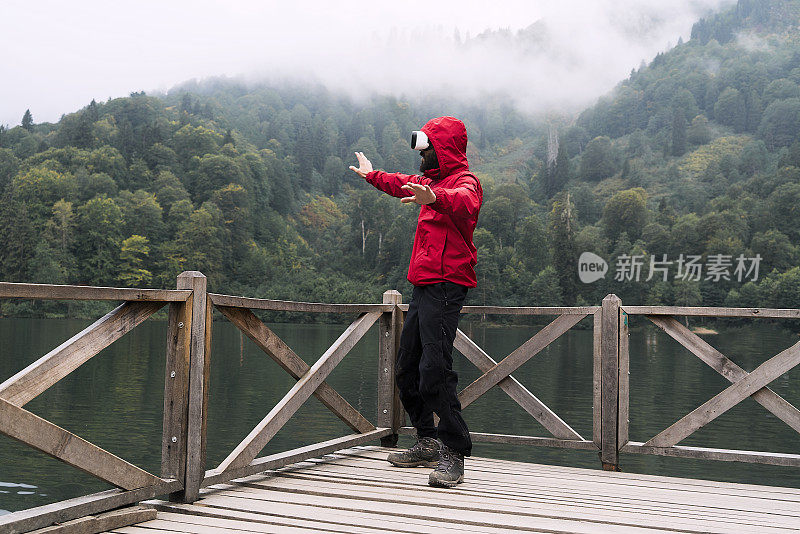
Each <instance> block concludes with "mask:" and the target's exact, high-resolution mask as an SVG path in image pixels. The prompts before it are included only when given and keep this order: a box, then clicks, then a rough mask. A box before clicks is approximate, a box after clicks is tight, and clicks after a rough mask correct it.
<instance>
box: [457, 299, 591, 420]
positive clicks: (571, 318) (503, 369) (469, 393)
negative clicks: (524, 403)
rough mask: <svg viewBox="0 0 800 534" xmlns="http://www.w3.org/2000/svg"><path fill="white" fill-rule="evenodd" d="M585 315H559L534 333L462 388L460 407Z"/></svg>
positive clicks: (479, 394) (473, 399)
mask: <svg viewBox="0 0 800 534" xmlns="http://www.w3.org/2000/svg"><path fill="white" fill-rule="evenodd" d="M584 317H586V315H585V314H584V315H559V316H558V317H557V318H556V319H555V320H554V321H553V322H551V323H550V324H548V325H547V326H545V327H544V328H542V329H541V330H539V331H538V332H537V333H536V335H534V336H533V337H532V338H530V339H529V340H528V341H526V342H525V343H523V344H522V346H520V347H519V348H517V349H516V350H515V351H514V352H512V353H511V354H509V355H508V356H506V357H505V358H503V360H502V361H501V362H500V363H498V364H496V365H495V366H494V367H492V368H491V369H489V370H488V371H486V372H485V373H484V374H483V376H481V377H480V378H478V379H477V380H475V381H474V382H473V383H472V384H470V385H468V386H467V387H466V388H464V389H463V390H462V391H461V393H459V395H458V400H459V401H460V402H461V407H462V408H466V407H467V406H469V405H470V404H471V403H472V402H473V401H475V400H477V399H478V398H479V397H480V396H481V395H483V394H484V393H486V392H487V391H489V390H490V389H491V388H492V387H494V386H496V385H497V383H498V382H500V381H501V380H502V379H504V378H505V377H507V376H508V375H510V374H511V373H513V372H514V371H516V370H517V369H518V368H519V367H520V366H521V365H522V364H524V363H525V362H527V361H528V360H530V359H531V358H532V357H534V356H536V355H537V354H538V353H539V352H541V351H542V350H543V349H544V348H545V347H547V346H548V345H549V344H550V343H552V342H553V341H555V340H556V339H558V338H559V337H560V336H561V334H563V333H564V332H566V331H567V330H569V329H570V328H572V327H573V326H575V325H576V324H577V323H579V322H580V321H581V319H583V318H584Z"/></svg>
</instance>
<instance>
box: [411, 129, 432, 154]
mask: <svg viewBox="0 0 800 534" xmlns="http://www.w3.org/2000/svg"><path fill="white" fill-rule="evenodd" d="M429 146H431V145H430V141H429V140H428V136H427V135H425V132H422V131H415V132H411V148H413V149H414V150H425V149H426V148H428V147H429Z"/></svg>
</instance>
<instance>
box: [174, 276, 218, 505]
mask: <svg viewBox="0 0 800 534" xmlns="http://www.w3.org/2000/svg"><path fill="white" fill-rule="evenodd" d="M178 289H191V290H192V293H193V296H192V303H191V304H192V310H191V313H192V323H191V330H190V340H189V391H188V396H189V406H188V415H187V417H188V419H187V425H186V471H185V480H184V489H183V495H182V496H181V498H182V499H183V500H184V501H188V502H191V501H194V500H196V499H197V495H198V492H199V491H200V482H201V481H202V480H203V474H204V473H205V455H206V453H205V446H206V434H205V424H206V423H205V422H206V418H207V413H208V412H207V403H208V370H209V366H208V364H209V362H210V351H207V348H208V346H209V345H210V341H211V339H210V335H209V336H207V335H206V331H207V330H208V331H209V332H208V333H209V334H210V329H211V325H210V324H206V323H207V322H209V321H208V319H209V318H210V312H209V310H208V307H209V303H208V302H207V299H206V277H205V276H204V275H203V274H202V273H200V272H198V271H185V272H183V273H181V274H180V275H179V276H178Z"/></svg>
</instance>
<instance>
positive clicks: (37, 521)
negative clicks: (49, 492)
mask: <svg viewBox="0 0 800 534" xmlns="http://www.w3.org/2000/svg"><path fill="white" fill-rule="evenodd" d="M180 488H181V482H180V481H178V480H167V481H163V482H161V483H160V484H158V485H156V486H148V487H145V488H140V489H136V490H130V491H125V490H120V489H111V490H106V491H101V492H99V493H93V494H91V495H84V496H83V497H76V498H74V499H68V500H66V501H60V502H57V503H53V504H46V505H44V506H37V507H35V508H28V509H27V510H20V511H19V512H13V513H10V514H5V515H0V532H2V533H3V534H17V533H21V532H30V531H31V530H35V529H37V528H44V527H48V526H50V525H53V524H54V523H65V522H67V521H71V520H73V519H77V518H80V517H86V516H89V515H92V514H97V513H101V512H105V511H107V510H113V509H115V508H119V507H121V506H127V505H129V504H133V503H137V502H140V501H144V500H146V499H152V498H153V497H156V496H158V495H165V494H167V493H171V492H174V491H177V490H179V489H180Z"/></svg>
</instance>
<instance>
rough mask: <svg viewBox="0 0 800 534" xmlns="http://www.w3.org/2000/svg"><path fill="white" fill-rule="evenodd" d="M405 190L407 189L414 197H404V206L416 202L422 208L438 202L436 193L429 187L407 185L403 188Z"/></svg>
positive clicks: (402, 200)
mask: <svg viewBox="0 0 800 534" xmlns="http://www.w3.org/2000/svg"><path fill="white" fill-rule="evenodd" d="M402 188H403V189H407V190H408V191H409V192H410V193H411V195H412V196H410V197H404V198H401V199H400V202H402V203H403V204H408V203H409V202H415V203H417V204H419V205H420V206H424V205H425V204H433V203H434V202H436V193H434V192H433V190H432V189H431V188H430V187H428V186H427V185H420V184H414V183H411V182H409V183H407V184H406V185H404V186H403V187H402Z"/></svg>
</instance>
